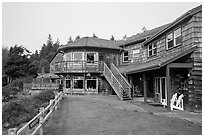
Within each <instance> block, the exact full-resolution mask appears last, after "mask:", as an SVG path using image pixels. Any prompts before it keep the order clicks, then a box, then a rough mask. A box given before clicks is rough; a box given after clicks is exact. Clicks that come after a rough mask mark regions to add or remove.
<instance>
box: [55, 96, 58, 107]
mask: <svg viewBox="0 0 204 137" xmlns="http://www.w3.org/2000/svg"><path fill="white" fill-rule="evenodd" d="M57 101H58V96H57V95H55V102H54V104H55V110H57Z"/></svg>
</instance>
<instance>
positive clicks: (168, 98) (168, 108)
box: [166, 65, 171, 111]
mask: <svg viewBox="0 0 204 137" xmlns="http://www.w3.org/2000/svg"><path fill="white" fill-rule="evenodd" d="M166 86H167V111H171V108H170V100H171V79H170V68H169V66H168V65H167V66H166Z"/></svg>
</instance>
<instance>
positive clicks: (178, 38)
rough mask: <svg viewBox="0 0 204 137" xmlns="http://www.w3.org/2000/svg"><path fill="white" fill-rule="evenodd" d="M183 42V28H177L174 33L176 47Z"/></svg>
mask: <svg viewBox="0 0 204 137" xmlns="http://www.w3.org/2000/svg"><path fill="white" fill-rule="evenodd" d="M181 42H182V39H181V28H180V27H179V28H177V29H176V30H175V31H174V45H175V46H177V45H180V44H181Z"/></svg>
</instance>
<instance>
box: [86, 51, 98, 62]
mask: <svg viewBox="0 0 204 137" xmlns="http://www.w3.org/2000/svg"><path fill="white" fill-rule="evenodd" d="M89 53H94V61H93V62H95V61H98V52H86V61H87V63H90V64H92V63H91V61H88V59H87V55H88V54H89Z"/></svg>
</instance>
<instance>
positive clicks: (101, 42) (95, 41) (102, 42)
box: [58, 37, 122, 50]
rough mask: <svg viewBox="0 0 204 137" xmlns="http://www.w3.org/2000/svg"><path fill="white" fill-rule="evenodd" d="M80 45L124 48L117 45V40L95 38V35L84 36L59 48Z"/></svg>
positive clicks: (78, 46) (77, 46)
mask: <svg viewBox="0 0 204 137" xmlns="http://www.w3.org/2000/svg"><path fill="white" fill-rule="evenodd" d="M80 47H95V48H106V49H116V50H121V49H122V48H120V47H118V46H117V42H116V41H112V40H106V39H100V38H94V37H83V38H80V39H78V40H75V41H74V42H70V43H68V44H66V45H63V46H61V47H59V49H58V50H61V49H65V48H80Z"/></svg>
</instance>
